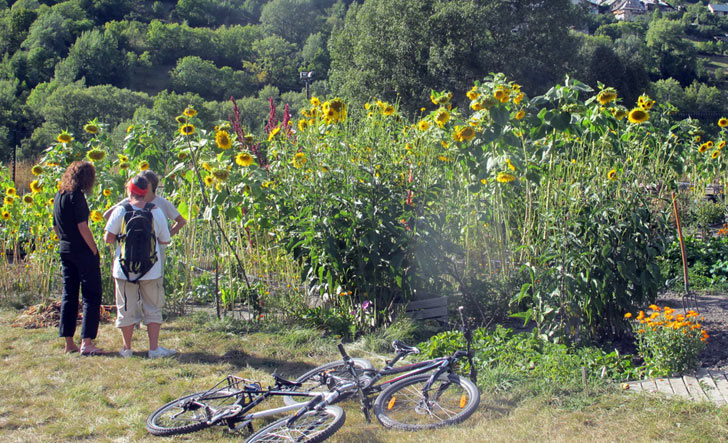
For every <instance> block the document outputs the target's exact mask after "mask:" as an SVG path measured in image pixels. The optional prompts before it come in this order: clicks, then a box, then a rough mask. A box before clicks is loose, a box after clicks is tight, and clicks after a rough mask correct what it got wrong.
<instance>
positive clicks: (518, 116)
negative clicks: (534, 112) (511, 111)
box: [516, 109, 526, 120]
mask: <svg viewBox="0 0 728 443" xmlns="http://www.w3.org/2000/svg"><path fill="white" fill-rule="evenodd" d="M525 115H526V111H524V110H523V109H521V110H520V111H518V112H516V120H520V119H522V118H523V117H525Z"/></svg>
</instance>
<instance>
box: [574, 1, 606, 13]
mask: <svg viewBox="0 0 728 443" xmlns="http://www.w3.org/2000/svg"><path fill="white" fill-rule="evenodd" d="M571 4H572V5H584V6H586V8H587V10H588V11H589V12H591V13H592V14H599V5H600V4H601V0H571Z"/></svg>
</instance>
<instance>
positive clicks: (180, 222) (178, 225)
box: [169, 215, 187, 236]
mask: <svg viewBox="0 0 728 443" xmlns="http://www.w3.org/2000/svg"><path fill="white" fill-rule="evenodd" d="M186 224H187V220H185V218H184V217H182V215H178V216H177V218H175V219H174V224H173V225H172V227H171V228H170V229H169V235H170V236H173V235H175V234H176V233H178V232H179V230H180V229H182V228H183V227H184V225H186Z"/></svg>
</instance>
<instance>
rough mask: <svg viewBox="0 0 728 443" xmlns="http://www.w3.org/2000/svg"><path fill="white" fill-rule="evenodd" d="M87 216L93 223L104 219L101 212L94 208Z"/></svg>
mask: <svg viewBox="0 0 728 443" xmlns="http://www.w3.org/2000/svg"><path fill="white" fill-rule="evenodd" d="M89 218H90V219H91V221H92V222H94V223H98V222H100V221H104V216H103V215H101V213H100V212H99V211H97V210H95V209H94V210H92V211H91V213H90V214H89Z"/></svg>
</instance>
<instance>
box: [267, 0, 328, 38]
mask: <svg viewBox="0 0 728 443" xmlns="http://www.w3.org/2000/svg"><path fill="white" fill-rule="evenodd" d="M313 3H314V2H313V1H312V0H272V1H270V2H268V3H266V4H265V6H263V10H262V11H261V13H260V24H261V26H262V27H263V29H264V30H265V31H266V32H269V33H272V34H275V35H277V36H279V37H283V38H284V39H286V40H288V41H289V42H292V43H295V44H296V45H298V46H299V47H300V46H302V45H303V43H304V41H305V40H306V37H307V36H308V35H309V34H312V33H315V32H316V31H318V29H319V28H320V27H321V25H322V24H323V17H322V15H321V12H323V11H317V10H316V9H315V8H314V4H313Z"/></svg>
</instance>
